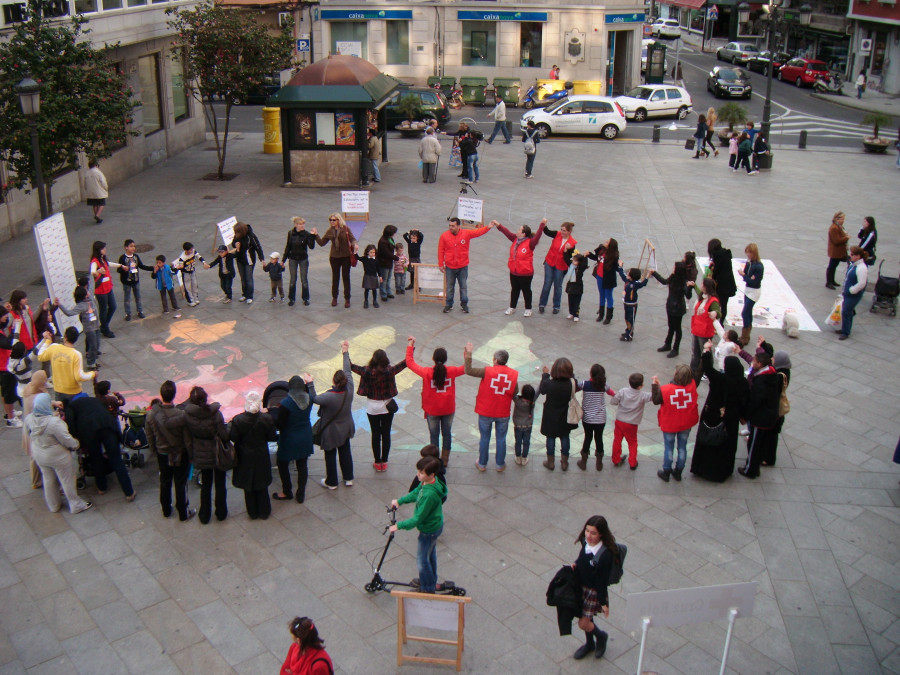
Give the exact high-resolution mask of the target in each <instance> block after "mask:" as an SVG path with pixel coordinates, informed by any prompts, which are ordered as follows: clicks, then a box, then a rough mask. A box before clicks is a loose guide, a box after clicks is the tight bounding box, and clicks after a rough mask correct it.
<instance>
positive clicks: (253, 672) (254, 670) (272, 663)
mask: <svg viewBox="0 0 900 675" xmlns="http://www.w3.org/2000/svg"><path fill="white" fill-rule="evenodd" d="M283 658H284V657H281V658H276V657H275V656H274V655H273V654H270V653H266V654H260V655H259V656H254V657H253V658H250V659H247V660H246V661H244V662H243V663H239V664H238V665H236V666H235V667H234V671H235V672H236V673H239V674H240V675H269V673H274V672H276V671H279V670H281V664H282V663H283Z"/></svg>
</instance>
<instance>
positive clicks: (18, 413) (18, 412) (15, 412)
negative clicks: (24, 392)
mask: <svg viewBox="0 0 900 675" xmlns="http://www.w3.org/2000/svg"><path fill="white" fill-rule="evenodd" d="M13 415H15V416H16V417H21V416H22V411H21V410H16V411H14V412H13Z"/></svg>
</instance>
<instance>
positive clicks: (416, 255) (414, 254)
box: [403, 229, 425, 291]
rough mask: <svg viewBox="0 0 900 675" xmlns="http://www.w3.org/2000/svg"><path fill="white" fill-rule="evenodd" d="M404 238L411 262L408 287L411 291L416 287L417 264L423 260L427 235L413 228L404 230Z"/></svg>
mask: <svg viewBox="0 0 900 675" xmlns="http://www.w3.org/2000/svg"><path fill="white" fill-rule="evenodd" d="M403 238H404V239H405V240H406V245H407V246H408V247H409V262H410V263H411V264H410V266H409V286H407V287H406V290H408V291H411V290H413V288H415V283H416V268H415V264H417V263H421V262H422V242H423V241H424V240H425V235H424V234H422V233H421V232H420V231H419V230H416V229H412V230H410V231H409V232H404V233H403Z"/></svg>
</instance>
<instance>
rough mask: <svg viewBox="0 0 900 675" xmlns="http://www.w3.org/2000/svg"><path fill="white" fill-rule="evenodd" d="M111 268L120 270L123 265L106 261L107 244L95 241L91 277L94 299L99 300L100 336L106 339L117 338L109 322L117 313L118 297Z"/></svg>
mask: <svg viewBox="0 0 900 675" xmlns="http://www.w3.org/2000/svg"><path fill="white" fill-rule="evenodd" d="M110 267H114V268H116V269H118V268H120V267H122V265H120V264H119V263H115V262H114V263H111V262H109V260H107V259H106V242H103V241H95V242H94V246H93V247H92V249H91V277H92V278H93V280H94V298H95V299H96V300H97V313H98V317H97V318H98V319H99V320H100V334H101V335H102V336H103V337H105V338H114V337H116V335H115V333H113V332H112V331H111V330H110V329H109V322H110V321H111V320H112V317H113V314H115V313H116V296H115V295H114V294H113V283H112V275H111V274H110V273H109V268H110Z"/></svg>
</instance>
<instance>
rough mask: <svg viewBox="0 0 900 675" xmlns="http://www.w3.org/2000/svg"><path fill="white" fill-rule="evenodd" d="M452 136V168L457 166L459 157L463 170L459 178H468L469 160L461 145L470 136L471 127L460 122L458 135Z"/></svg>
mask: <svg viewBox="0 0 900 675" xmlns="http://www.w3.org/2000/svg"><path fill="white" fill-rule="evenodd" d="M450 135H451V136H453V147H452V148H451V150H450V166H456V162H455V161H454V160H455V158H456V157H459V162H460V165H461V168H460V172H459V176H458V178H468V177H469V165H468V158H467V157H466V154H465V152H464V151H463V148H462V145H461V144H462V140H463V139H464V138H465V137H466V136H468V135H469V125H468V124H467V123H466V122H460V123H459V127H458V128H457V129H456V133H455V134H450Z"/></svg>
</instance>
